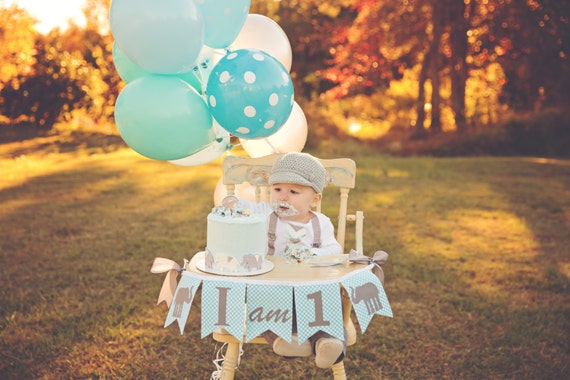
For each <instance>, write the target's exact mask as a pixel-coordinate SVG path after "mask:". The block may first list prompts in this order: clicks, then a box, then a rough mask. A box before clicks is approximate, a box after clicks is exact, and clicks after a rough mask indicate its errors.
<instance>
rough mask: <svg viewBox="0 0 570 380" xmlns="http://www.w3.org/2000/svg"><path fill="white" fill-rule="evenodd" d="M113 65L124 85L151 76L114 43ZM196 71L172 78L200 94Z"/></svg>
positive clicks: (175, 75)
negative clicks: (185, 83)
mask: <svg viewBox="0 0 570 380" xmlns="http://www.w3.org/2000/svg"><path fill="white" fill-rule="evenodd" d="M113 64H114V65H115V69H116V70H117V73H118V74H119V76H120V77H121V79H122V80H123V81H124V82H125V83H131V82H132V81H134V80H135V79H139V78H141V77H144V76H147V75H151V74H152V73H151V72H149V71H146V70H145V69H143V68H142V67H140V66H138V65H137V64H136V63H134V62H133V61H131V60H130V59H129V58H127V56H126V55H125V54H124V53H123V52H122V51H121V49H119V45H117V42H116V41H115V42H114V43H113ZM197 70H198V67H195V68H194V69H193V70H191V71H188V72H186V73H180V74H173V75H172V76H174V77H177V78H180V79H182V80H183V81H185V82H188V84H190V85H191V86H192V87H194V88H195V89H196V90H197V91H199V92H201V91H202V82H201V81H200V80H199V79H198V77H197V75H199V74H198V72H197ZM156 75H158V74H156Z"/></svg>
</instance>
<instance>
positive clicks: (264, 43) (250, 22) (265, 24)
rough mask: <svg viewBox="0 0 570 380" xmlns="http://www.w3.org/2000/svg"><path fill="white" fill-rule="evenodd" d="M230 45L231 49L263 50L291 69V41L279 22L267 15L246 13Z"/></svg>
mask: <svg viewBox="0 0 570 380" xmlns="http://www.w3.org/2000/svg"><path fill="white" fill-rule="evenodd" d="M230 47H231V49H232V50H238V49H259V50H263V51H264V52H266V53H267V54H269V55H271V56H272V57H274V58H276V59H277V60H278V61H279V62H281V64H283V66H285V69H287V71H291V63H292V61H293V52H292V49H291V43H290V42H289V39H288V38H287V35H286V34H285V32H284V31H283V29H281V27H280V26H279V24H277V23H276V22H275V21H273V20H272V19H270V18H269V17H267V16H264V15H259V14H249V15H247V18H246V20H245V24H244V25H243V28H242V29H241V31H240V32H239V34H238V36H237V38H236V39H235V41H234V42H233V43H232V44H231V45H230Z"/></svg>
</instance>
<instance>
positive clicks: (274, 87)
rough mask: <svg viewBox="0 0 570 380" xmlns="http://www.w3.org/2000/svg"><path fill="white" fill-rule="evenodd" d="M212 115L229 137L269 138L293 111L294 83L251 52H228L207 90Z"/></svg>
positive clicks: (268, 58) (270, 62) (268, 59)
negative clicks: (229, 134)
mask: <svg viewBox="0 0 570 380" xmlns="http://www.w3.org/2000/svg"><path fill="white" fill-rule="evenodd" d="M206 94H207V98H208V104H209V106H210V111H211V112H212V116H213V117H214V118H215V119H216V121H217V122H218V123H219V124H220V125H221V126H222V128H224V129H225V130H227V131H228V132H230V133H231V134H233V135H235V136H237V137H242V138H246V139H256V138H262V137H267V136H271V135H272V134H274V133H275V132H277V131H278V130H279V128H281V126H282V125H283V124H284V123H285V121H287V118H288V117H289V115H290V114H291V109H292V108H293V102H294V98H293V83H292V81H291V77H290V76H289V73H288V72H287V70H285V68H284V67H283V65H282V64H281V63H280V62H279V61H277V60H276V59H275V58H273V57H271V56H270V55H268V54H267V53H264V52H262V51H260V50H254V49H242V50H237V51H233V52H230V53H229V54H228V55H226V56H225V57H223V58H222V59H221V60H220V62H218V64H217V65H216V66H215V67H214V69H213V70H212V73H211V74H210V79H209V80H208V85H207V87H206Z"/></svg>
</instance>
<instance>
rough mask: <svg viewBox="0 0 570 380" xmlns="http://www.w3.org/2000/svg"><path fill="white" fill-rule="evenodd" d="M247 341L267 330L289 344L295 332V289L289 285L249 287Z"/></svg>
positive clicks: (250, 285)
mask: <svg viewBox="0 0 570 380" xmlns="http://www.w3.org/2000/svg"><path fill="white" fill-rule="evenodd" d="M245 317H246V319H245V323H246V335H247V336H246V341H247V342H249V341H250V340H252V339H253V338H255V337H256V336H258V335H260V334H261V333H263V332H264V331H266V330H271V331H273V332H274V333H275V334H277V335H279V336H280V337H281V338H283V339H285V340H286V341H288V342H291V336H292V331H293V288H292V287H291V286H287V285H275V286H267V285H252V284H249V285H247V312H246V316H245Z"/></svg>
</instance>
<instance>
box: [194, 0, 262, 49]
mask: <svg viewBox="0 0 570 380" xmlns="http://www.w3.org/2000/svg"><path fill="white" fill-rule="evenodd" d="M196 4H198V7H199V8H200V10H201V11H202V15H203V17H204V27H205V30H204V43H205V44H206V45H208V46H210V47H213V48H225V47H228V45H229V44H230V43H231V42H232V41H233V40H234V39H235V38H236V37H237V35H238V34H239V32H240V30H241V29H242V27H243V24H244V22H245V19H246V18H247V15H248V13H249V7H250V5H251V0H196Z"/></svg>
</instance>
